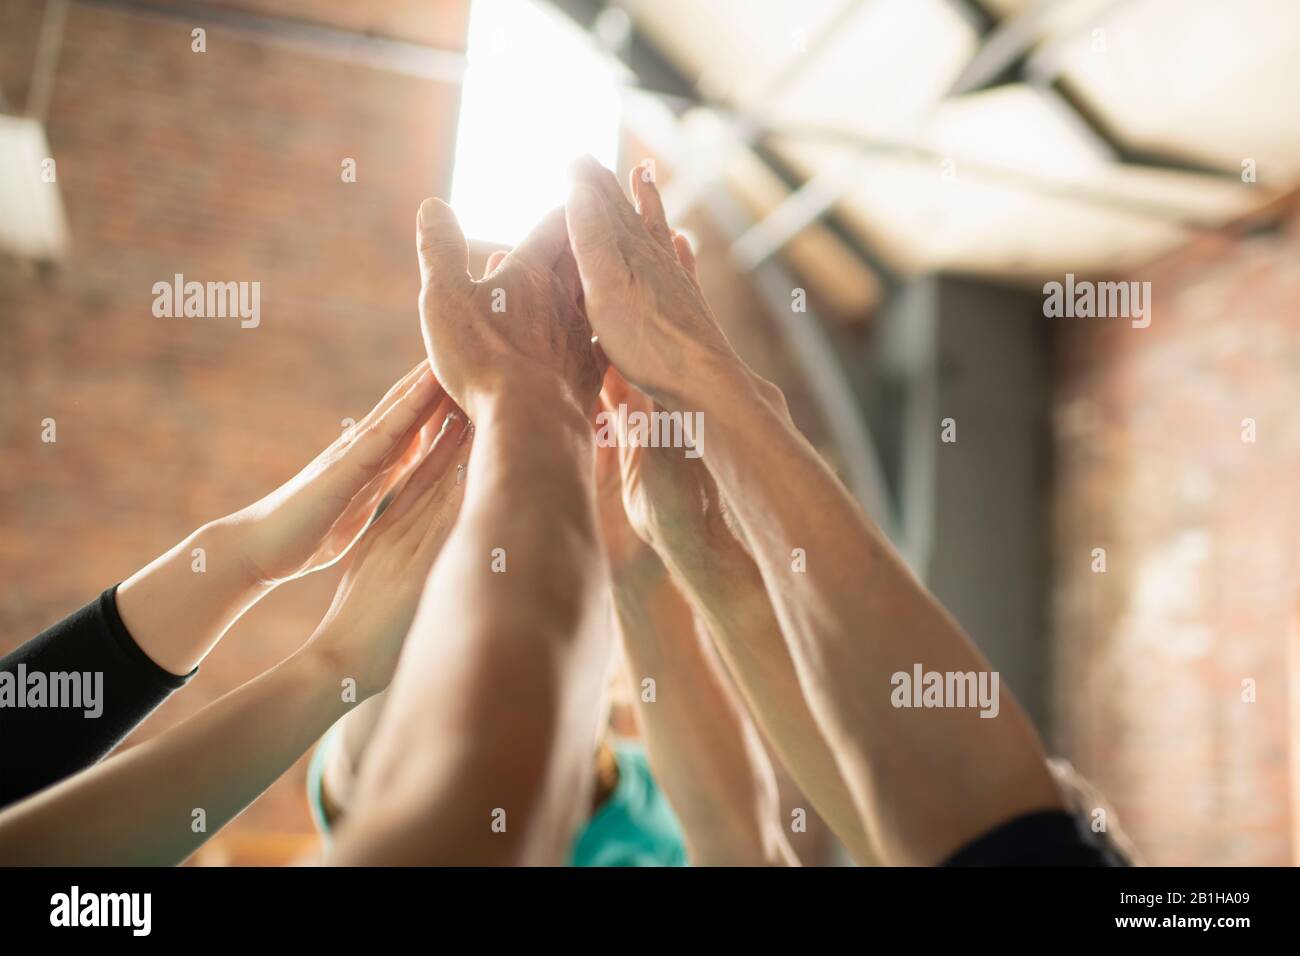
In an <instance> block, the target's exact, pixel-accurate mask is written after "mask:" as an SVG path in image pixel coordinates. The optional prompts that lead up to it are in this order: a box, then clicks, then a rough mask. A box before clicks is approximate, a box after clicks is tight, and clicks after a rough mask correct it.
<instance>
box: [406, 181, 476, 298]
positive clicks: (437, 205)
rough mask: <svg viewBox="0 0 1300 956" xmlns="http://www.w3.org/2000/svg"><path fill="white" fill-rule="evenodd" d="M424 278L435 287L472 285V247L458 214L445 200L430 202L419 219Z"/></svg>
mask: <svg viewBox="0 0 1300 956" xmlns="http://www.w3.org/2000/svg"><path fill="white" fill-rule="evenodd" d="M415 226H416V244H417V249H418V253H419V257H420V277H421V278H422V279H424V281H425V282H427V283H429V284H430V285H432V286H441V287H454V286H456V285H461V284H465V283H468V282H469V281H470V275H469V246H468V245H467V244H466V242H465V234H464V233H463V232H461V231H460V223H459V222H457V221H456V214H455V213H454V212H452V211H451V207H450V206H448V205H447V204H446V203H445V202H443V201H442V200H441V199H426V200H425V201H424V202H423V203H421V204H420V212H419V214H418V215H417V216H416V217H415Z"/></svg>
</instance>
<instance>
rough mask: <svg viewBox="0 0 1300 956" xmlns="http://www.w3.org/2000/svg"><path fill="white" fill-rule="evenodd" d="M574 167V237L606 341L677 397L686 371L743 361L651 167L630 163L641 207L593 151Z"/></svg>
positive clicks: (631, 371) (660, 393)
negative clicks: (675, 228)
mask: <svg viewBox="0 0 1300 956" xmlns="http://www.w3.org/2000/svg"><path fill="white" fill-rule="evenodd" d="M571 175H572V177H573V187H572V190H571V192H570V194H569V200H568V202H567V203H566V205H565V211H566V217H567V224H568V229H569V239H570V243H571V245H572V248H573V255H574V258H575V260H576V262H577V265H578V272H579V274H580V276H581V280H582V290H583V293H584V299H585V304H586V309H587V316H588V318H589V319H590V321H591V325H592V328H593V329H594V330H595V332H596V335H597V336H598V337H599V339H600V345H601V348H602V349H603V350H604V352H605V354H606V355H607V356H608V357H609V360H610V361H611V362H612V363H613V364H614V366H615V367H617V368H618V369H619V371H621V372H622V373H623V375H624V376H625V377H626V378H627V379H628V380H629V381H631V382H632V383H633V384H635V385H637V386H638V387H640V388H641V389H643V390H644V391H646V392H648V393H649V394H650V395H652V396H653V397H654V398H656V399H658V400H659V401H661V402H664V403H665V404H676V402H675V399H676V398H677V397H678V396H679V394H680V390H679V389H678V385H679V383H681V381H682V379H683V376H684V374H706V373H707V369H708V367H709V365H710V364H711V361H712V360H713V359H721V360H724V361H730V362H736V361H738V360H737V359H736V355H735V352H734V351H733V350H732V348H731V345H730V344H729V343H728V342H727V339H726V336H724V335H723V333H722V330H721V329H720V328H719V327H718V323H717V321H716V320H715V319H714V317H713V313H712V312H711V311H710V310H709V307H708V304H707V303H706V302H705V301H704V296H703V294H702V293H701V292H700V287H699V284H698V283H697V282H696V281H695V279H694V277H693V276H692V274H691V272H690V270H689V269H688V268H687V266H685V265H683V264H682V262H681V261H680V259H679V255H678V250H677V248H676V245H675V242H674V238H673V233H672V231H671V230H670V229H669V227H668V223H667V221H666V219H665V217H664V210H663V204H662V202H661V201H660V198H659V191H658V189H657V188H656V187H655V184H654V182H653V181H652V179H651V177H650V176H649V175H648V169H647V168H646V167H644V166H638V167H636V168H634V169H633V170H632V176H631V181H632V190H633V194H634V196H635V198H636V203H637V208H635V209H634V208H633V207H632V205H631V204H630V203H629V202H628V201H627V199H626V198H625V197H624V195H623V191H622V190H621V189H620V188H619V185H618V181H617V180H616V179H615V178H614V174H613V173H611V172H610V171H609V170H607V169H605V168H604V167H602V166H601V165H599V164H598V163H597V162H596V161H595V160H594V159H591V158H590V157H585V158H583V159H580V160H578V161H577V162H575V163H574V164H573V167H572V168H571ZM681 243H684V240H678V241H677V244H681ZM687 252H688V254H689V248H688V250H687Z"/></svg>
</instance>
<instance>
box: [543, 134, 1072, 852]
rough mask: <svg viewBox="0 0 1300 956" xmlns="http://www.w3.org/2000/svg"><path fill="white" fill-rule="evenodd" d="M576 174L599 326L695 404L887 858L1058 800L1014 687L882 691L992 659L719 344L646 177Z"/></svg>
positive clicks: (578, 223) (677, 395) (805, 683)
mask: <svg viewBox="0 0 1300 956" xmlns="http://www.w3.org/2000/svg"><path fill="white" fill-rule="evenodd" d="M574 176H575V180H576V183H575V186H574V189H573V191H572V193H571V194H570V197H569V201H568V203H567V205H566V211H567V222H568V228H569V234H570V241H571V244H572V248H573V252H574V257H575V259H576V261H577V264H578V269H579V273H580V276H581V280H582V286H583V291H584V294H585V305H586V311H587V315H588V318H589V320H590V322H591V325H592V328H593V329H594V330H595V332H596V334H597V335H598V336H599V337H600V343H601V347H602V348H603V350H604V352H605V354H606V355H607V356H608V357H609V360H610V361H611V363H612V364H613V365H614V366H615V367H617V368H618V369H619V371H620V372H622V373H623V375H624V376H625V377H626V378H627V379H628V380H629V381H630V382H631V383H632V384H634V385H636V386H637V387H639V388H640V389H642V390H643V391H644V392H645V393H646V394H648V395H649V396H650V397H651V398H653V399H654V400H655V401H657V402H659V403H660V404H661V405H662V406H664V407H665V408H667V409H669V410H677V411H691V412H694V411H700V412H703V414H704V417H705V421H706V425H707V436H708V437H707V441H706V442H705V445H704V461H705V462H706V464H707V466H708V469H709V472H710V474H711V475H712V476H713V478H714V479H715V480H716V482H717V484H718V487H719V488H720V490H721V492H722V495H723V496H724V498H725V499H726V501H727V504H728V507H729V509H730V512H731V514H732V515H733V516H734V517H735V519H736V522H737V524H738V527H739V530H740V531H741V533H742V534H743V536H744V539H745V541H746V543H747V544H748V545H749V547H750V550H751V552H752V554H753V557H754V560H755V563H756V564H757V566H758V569H759V572H760V574H761V575H762V579H763V583H764V586H765V588H766V589H767V592H768V594H769V596H770V598H771V601H772V605H773V607H774V608H775V610H776V615H777V619H778V621H779V622H780V626H781V630H782V633H783V634H784V636H785V639H786V643H787V646H788V647H789V650H790V656H791V659H792V661H793V663H794V666H795V670H796V673H797V675H798V678H799V684H800V686H801V687H802V688H803V691H804V695H805V697H806V699H807V701H808V704H809V709H810V710H811V712H812V715H813V717H814V719H815V720H816V722H817V726H818V727H819V728H820V729H821V731H822V734H823V736H824V737H825V739H826V741H827V743H828V744H829V746H830V749H831V751H832V752H833V753H834V755H835V759H836V763H837V765H838V767H839V768H840V772H841V774H842V775H843V779H844V782H845V783H846V784H847V786H848V789H849V792H850V793H851V794H852V796H853V802H854V806H855V807H856V809H857V811H858V815H859V817H860V819H861V821H862V828H863V830H864V831H865V833H866V835H867V838H868V841H869V843H870V845H871V846H873V847H874V848H876V849H877V850H878V852H879V854H880V858H881V861H882V862H884V863H887V864H901V865H933V864H936V863H940V862H942V861H943V860H944V859H946V858H947V857H949V856H950V855H951V854H953V853H954V852H955V851H957V850H958V849H960V848H961V847H962V846H964V845H965V844H966V843H968V842H970V841H971V840H973V839H975V838H977V837H979V836H981V835H983V834H984V833H986V832H988V831H989V830H991V829H993V828H995V827H997V826H998V825H1000V824H1002V823H1004V822H1007V821H1008V820H1010V819H1012V818H1014V817H1016V816H1019V815H1021V814H1024V813H1028V812H1033V811H1039V810H1060V809H1061V808H1062V804H1061V798H1060V795H1059V793H1058V791H1057V790H1056V789H1055V787H1054V785H1053V783H1052V780H1051V777H1050V775H1049V773H1048V771H1047V767H1046V764H1045V759H1044V754H1043V751H1042V747H1041V744H1040V743H1039V741H1038V738H1037V736H1036V734H1035V733H1034V730H1033V728H1032V726H1031V725H1030V723H1029V721H1028V719H1027V718H1026V717H1025V715H1024V712H1023V711H1022V709H1021V708H1020V707H1019V705H1018V704H1017V703H1016V702H1015V701H1014V700H1013V699H1011V697H1010V694H1009V693H1005V692H1004V693H1003V696H1002V702H1001V710H1000V712H999V714H998V716H997V717H996V718H993V719H983V718H980V717H979V714H978V712H977V711H976V710H975V709H970V708H936V709H928V710H925V709H922V710H910V709H899V708H896V707H894V706H893V705H892V703H891V691H892V690H893V687H892V684H891V676H892V675H893V674H894V673H896V672H899V671H904V672H908V671H910V670H911V668H912V666H913V664H914V663H917V662H919V663H922V664H923V665H924V667H925V668H926V669H927V670H937V671H960V672H966V671H975V672H979V671H987V670H988V669H989V665H988V663H987V662H986V661H985V660H984V658H983V657H982V655H981V654H980V653H979V651H978V650H977V649H976V648H975V646H974V645H973V644H972V643H971V641H970V640H969V638H968V637H967V636H966V635H965V634H964V633H963V632H962V630H961V628H960V626H959V625H958V624H957V623H956V622H955V621H954V620H953V619H952V617H951V616H950V615H948V614H947V613H946V612H945V611H944V609H943V608H942V607H941V606H940V605H939V604H938V602H936V601H935V599H934V598H933V596H932V595H930V594H929V593H928V592H927V591H926V590H925V588H924V586H922V585H921V583H920V582H919V581H917V579H916V578H915V577H914V576H913V575H912V574H911V572H910V571H909V570H908V568H907V567H906V565H905V564H904V563H903V561H902V559H901V558H900V557H899V556H898V554H897V553H896V552H895V551H894V550H893V548H892V547H891V546H890V545H889V543H888V541H887V540H886V538H885V537H884V535H883V534H882V533H881V532H880V530H879V529H878V528H876V527H875V526H874V525H873V524H872V523H871V521H870V519H869V518H868V517H867V516H866V515H865V514H864V513H863V511H862V509H861V508H860V507H859V506H858V505H857V503H856V502H855V501H853V499H852V498H851V497H850V495H849V494H848V492H847V491H846V490H845V488H844V486H843V485H842V484H841V483H840V482H839V480H838V479H837V478H836V477H835V475H834V474H833V473H832V472H831V470H830V469H829V467H828V466H827V465H826V464H825V463H824V462H823V460H822V459H821V458H820V457H819V456H818V455H817V454H816V452H815V451H814V450H813V449H812V447H811V446H810V445H809V444H808V442H807V441H806V440H805V439H804V438H803V437H802V435H800V434H799V432H798V431H797V430H796V429H795V428H794V427H793V426H792V425H791V424H790V422H789V421H788V419H787V418H786V417H785V416H784V415H783V413H782V412H781V411H780V410H779V392H778V391H777V390H776V389H774V388H773V386H772V385H771V384H770V383H767V382H765V381H763V380H762V379H760V378H759V377H758V376H757V375H756V374H755V373H754V372H753V371H752V370H750V369H749V368H748V367H747V366H746V365H745V364H744V362H742V361H741V360H740V358H739V357H738V356H737V355H736V353H735V352H734V350H733V349H732V348H731V346H730V345H729V343H727V341H726V338H725V336H724V335H723V334H722V332H721V330H720V329H719V327H718V325H717V322H716V320H715V319H714V318H713V315H712V313H711V312H710V311H709V307H708V305H707V304H706V303H705V301H704V298H703V296H702V295H701V294H700V291H699V287H698V286H697V285H696V284H695V282H694V281H693V280H692V278H691V276H690V274H689V272H688V271H687V270H686V269H685V268H684V267H683V266H682V265H681V263H680V262H679V261H678V257H677V255H676V253H675V251H674V248H673V243H672V232H671V230H670V229H669V227H668V224H667V222H666V220H665V218H664V216H663V207H662V204H661V203H660V201H659V197H658V191H657V190H656V189H655V187H654V184H653V183H648V182H643V183H641V185H640V186H639V187H638V197H637V198H638V201H639V203H640V205H641V210H640V213H638V211H637V209H635V208H633V206H632V205H631V204H629V203H628V201H627V199H626V198H625V197H624V195H623V192H622V190H621V189H620V188H619V186H618V182H617V180H615V179H614V177H613V175H612V174H611V173H609V171H608V170H605V169H603V168H601V167H600V166H599V165H598V164H596V163H595V162H594V160H590V159H588V160H585V161H581V162H579V163H578V164H575V169H574ZM796 549H799V551H798V552H796ZM797 553H802V554H803V555H804V560H805V564H804V568H805V570H803V571H798V570H796V569H795V567H796V561H795V557H796V554H797ZM737 679H738V680H741V681H742V682H743V681H744V678H743V676H741V675H740V674H737ZM1004 690H1005V688H1004ZM792 769H793V768H792ZM796 780H797V782H798V783H799V784H800V787H801V788H802V789H804V790H805V792H810V790H809V783H808V781H805V780H804V779H802V778H801V777H799V776H798V775H796Z"/></svg>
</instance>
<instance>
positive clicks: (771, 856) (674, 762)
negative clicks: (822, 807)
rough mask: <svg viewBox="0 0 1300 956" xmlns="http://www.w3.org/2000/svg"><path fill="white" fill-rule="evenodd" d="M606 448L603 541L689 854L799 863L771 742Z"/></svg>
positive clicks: (601, 470)
mask: <svg viewBox="0 0 1300 956" xmlns="http://www.w3.org/2000/svg"><path fill="white" fill-rule="evenodd" d="M611 374H617V373H611ZM597 455H598V456H599V460H600V466H599V467H598V469H597V483H598V486H599V487H598V492H597V493H598V496H599V502H600V508H599V510H600V515H601V530H602V538H603V539H604V542H605V550H606V554H607V556H608V558H609V562H610V568H611V577H612V582H613V593H614V615H615V619H616V621H617V624H618V630H619V633H620V634H621V636H622V640H623V649H624V656H625V658H626V663H627V668H628V676H629V678H630V681H629V683H630V685H631V686H632V687H633V688H634V689H635V690H638V691H639V690H640V688H641V686H642V681H643V680H645V679H646V678H649V679H652V680H653V681H654V688H655V694H654V698H653V699H652V700H647V699H646V696H645V695H644V694H643V693H637V694H636V699H637V701H638V703H637V705H636V707H637V710H636V713H637V722H638V724H639V725H640V727H641V731H642V736H643V739H644V740H645V746H646V754H647V756H648V758H649V760H650V765H651V767H652V768H653V770H654V774H655V779H656V780H657V781H658V782H659V784H660V785H661V786H662V787H663V790H664V793H665V794H666V795H667V797H668V800H669V802H670V803H671V804H672V806H673V809H674V810H675V811H676V813H677V817H678V819H679V820H680V821H681V824H682V829H683V831H684V834H685V837H686V843H687V849H688V855H689V857H690V859H691V861H692V862H693V863H695V864H697V865H701V866H783V865H787V864H792V863H797V860H796V858H795V855H794V852H793V851H792V850H791V848H790V844H789V841H788V840H787V839H786V836H785V831H784V830H783V829H782V825H781V819H780V813H781V810H780V801H779V798H778V793H777V786H776V776H775V774H774V773H773V770H772V765H771V762H770V761H769V760H768V756H767V752H766V750H764V748H763V743H762V740H761V739H760V738H759V735H758V732H757V731H756V730H755V729H754V725H753V723H752V722H751V721H750V718H749V715H748V714H747V713H746V712H745V708H744V705H743V704H741V702H740V701H739V699H737V697H736V694H735V692H734V690H733V689H732V687H731V684H730V682H729V680H728V679H727V676H726V674H725V672H724V671H723V668H722V664H721V662H720V661H719V660H718V658H717V655H716V654H715V652H714V650H713V647H712V644H711V643H710V641H709V638H708V635H707V634H706V633H704V632H703V631H702V630H699V629H698V627H697V622H696V618H695V614H694V612H693V610H692V608H691V605H690V603H689V602H688V601H687V600H686V598H685V596H684V595H683V594H682V592H681V591H680V590H678V587H677V585H676V584H675V583H674V582H673V580H672V578H671V577H670V575H669V573H668V569H667V568H666V567H665V566H664V564H663V562H662V561H660V559H659V558H658V556H657V555H656V554H655V552H654V550H653V549H652V548H651V547H650V545H648V544H647V543H646V542H644V541H643V540H641V538H639V537H638V536H637V534H636V532H635V531H634V530H633V529H632V527H631V525H630V524H629V523H628V518H627V515H626V514H625V512H624V508H623V496H622V480H621V478H620V476H619V473H618V468H619V463H618V456H619V450H618V449H615V448H613V447H608V448H601V449H599V450H598V451H597Z"/></svg>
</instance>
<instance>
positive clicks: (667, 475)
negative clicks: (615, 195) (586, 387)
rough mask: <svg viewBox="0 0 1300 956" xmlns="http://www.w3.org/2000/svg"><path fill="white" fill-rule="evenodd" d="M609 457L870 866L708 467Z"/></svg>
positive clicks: (778, 745) (833, 817) (651, 534)
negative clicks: (614, 462)
mask: <svg viewBox="0 0 1300 956" xmlns="http://www.w3.org/2000/svg"><path fill="white" fill-rule="evenodd" d="M629 181H630V185H631V189H632V194H633V196H639V195H640V194H641V191H642V187H643V185H645V184H647V183H648V182H649V177H648V176H646V175H644V173H643V167H640V166H638V167H636V168H634V169H633V170H632V171H631V175H630V177H629ZM638 205H639V210H640V212H642V214H643V216H644V217H648V218H643V221H648V222H649V223H650V224H651V225H653V224H654V222H655V219H654V215H653V212H652V210H653V208H654V207H653V206H651V205H650V204H649V203H648V202H640V203H638ZM671 240H672V244H673V251H674V253H675V254H676V255H677V259H678V261H679V262H680V263H681V265H682V267H683V268H684V269H685V270H686V272H687V274H688V275H689V277H690V278H691V279H692V280H693V281H694V282H695V283H696V286H697V287H698V277H697V274H696V265H695V256H694V253H693V251H692V250H691V247H690V243H689V242H688V241H687V240H686V239H685V238H684V237H683V236H680V235H677V234H675V233H674V234H673V235H672V237H671ZM601 401H602V403H603V404H604V406H605V408H606V409H607V410H610V411H612V410H614V409H616V408H618V406H619V405H626V406H627V407H628V409H629V411H640V412H646V413H649V412H652V411H653V410H655V408H656V407H657V406H656V405H655V403H654V401H653V400H652V399H651V398H650V397H649V396H647V395H646V394H645V393H643V392H641V391H640V390H639V389H637V388H635V387H633V386H632V385H630V384H628V382H627V380H626V379H624V378H623V376H622V375H621V374H620V373H619V372H618V371H617V369H610V371H609V372H608V373H607V375H606V377H605V387H604V390H603V391H602V393H601ZM771 402H772V405H773V407H774V408H775V409H776V411H777V412H778V413H779V414H780V416H781V417H782V418H783V419H785V420H786V421H789V414H788V412H787V411H786V408H785V401H784V398H782V397H781V396H780V393H779V392H777V391H775V390H773V391H772V393H771ZM707 434H708V433H707V431H706V435H707ZM706 443H707V440H706ZM618 451H619V458H620V462H621V471H622V481H621V489H622V494H623V499H624V504H625V508H626V513H627V516H628V518H629V519H631V527H632V528H634V529H635V533H636V535H637V536H638V537H639V539H641V540H644V541H645V542H647V543H648V544H650V545H651V546H653V548H654V550H655V551H656V552H657V553H658V555H659V556H660V557H661V558H662V559H663V562H664V564H666V565H667V566H668V567H669V568H670V569H671V571H672V576H673V579H674V580H675V581H676V582H677V583H678V586H679V587H680V588H681V590H682V591H683V592H684V594H685V595H686V596H687V598H688V599H689V600H690V602H691V604H692V605H693V606H694V607H695V609H696V611H697V613H698V614H699V616H700V618H701V619H702V621H703V623H704V624H705V626H706V627H707V628H708V631H709V634H710V636H711V637H712V639H713V643H714V645H715V646H716V647H717V649H718V652H719V654H720V655H721V656H722V659H723V661H725V663H726V665H727V668H728V670H729V671H730V672H731V673H732V674H734V675H736V676H737V679H738V689H739V691H740V692H741V694H742V696H743V697H744V698H745V702H746V703H747V704H748V709H749V712H750V713H751V714H753V715H754V719H755V720H756V721H757V722H758V724H759V726H760V727H761V728H762V730H763V733H764V734H765V735H766V737H767V739H768V741H770V742H771V745H772V747H773V749H774V751H775V752H776V754H777V756H778V757H779V758H780V759H781V761H782V763H784V764H785V765H786V767H787V768H788V769H789V772H790V773H791V774H792V775H793V776H794V777H795V778H796V779H798V780H799V782H800V788H801V790H802V791H803V792H804V793H805V794H806V795H807V797H808V799H809V801H810V802H811V803H812V805H813V806H814V807H815V808H816V810H817V811H818V813H820V814H821V816H822V817H823V819H825V820H826V821H827V823H828V825H829V826H830V827H831V829H832V830H833V831H835V834H836V836H838V837H839V839H840V841H841V842H842V843H843V844H844V845H845V847H846V848H847V849H848V851H849V854H850V855H851V856H852V857H853V859H854V860H855V861H856V862H857V863H858V864H859V865H863V866H866V865H871V864H874V863H876V862H878V858H877V855H876V853H875V852H874V851H873V850H872V848H871V844H870V841H869V840H868V839H867V834H866V830H865V828H864V827H863V825H862V820H861V818H860V817H859V815H858V811H857V809H856V807H855V806H854V802H853V795H852V794H851V793H850V791H849V788H848V785H847V784H846V783H845V781H844V777H843V775H842V774H841V772H840V769H839V766H838V764H837V763H836V760H835V755H834V754H833V753H832V751H831V749H830V747H829V745H828V744H827V742H826V738H825V737H824V736H823V734H822V732H821V729H820V728H819V727H818V726H817V722H816V720H815V719H814V718H813V715H812V712H811V710H809V707H808V702H807V700H806V699H805V698H804V694H803V690H802V688H801V687H800V686H799V678H798V675H797V673H796V671H795V666H794V662H793V660H792V659H791V657H790V651H789V648H788V647H787V646H786V642H785V638H784V636H783V635H782V633H781V626H780V623H779V622H778V621H777V617H776V612H775V610H774V609H773V608H772V602H771V601H770V600H769V599H768V596H767V590H766V588H765V587H764V585H763V577H762V574H761V573H760V572H759V570H758V566H757V565H756V564H755V563H754V559H753V558H752V557H751V556H750V554H749V552H748V550H747V549H746V548H745V546H744V544H742V542H741V541H740V540H739V538H738V537H737V535H736V533H735V530H734V529H733V522H732V521H729V520H728V519H727V517H726V507H725V504H724V502H723V500H722V495H721V493H720V492H719V491H718V486H717V483H716V482H715V481H714V480H713V476H712V475H711V474H709V469H708V467H707V466H706V465H705V464H704V462H703V460H701V459H700V458H688V457H687V456H686V455H684V454H682V452H681V451H680V450H679V449H672V448H652V447H651V448H647V447H633V446H632V445H631V444H630V443H623V444H622V445H621V446H620V447H619V449H618Z"/></svg>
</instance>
